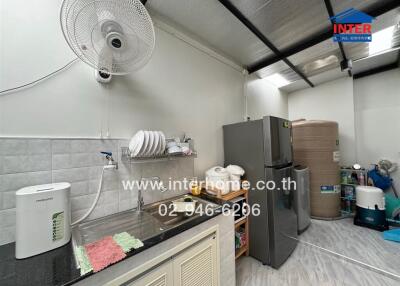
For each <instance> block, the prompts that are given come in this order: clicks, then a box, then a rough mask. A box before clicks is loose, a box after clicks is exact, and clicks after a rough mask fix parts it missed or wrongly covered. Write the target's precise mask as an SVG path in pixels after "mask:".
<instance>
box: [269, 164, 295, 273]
mask: <svg viewBox="0 0 400 286" xmlns="http://www.w3.org/2000/svg"><path fill="white" fill-rule="evenodd" d="M292 168H293V167H291V166H287V167H283V168H266V179H267V180H272V181H274V182H275V184H276V185H275V186H276V187H275V190H268V191H267V200H268V202H267V205H268V225H269V240H270V241H269V247H270V249H269V252H270V260H271V266H272V267H274V268H276V269H277V268H279V267H280V266H281V265H282V264H283V263H284V262H285V261H286V259H287V258H288V257H289V256H290V254H291V253H292V252H293V250H294V249H295V248H296V245H297V215H296V213H295V211H294V208H293V191H290V190H288V188H287V187H288V184H286V185H285V186H284V184H283V183H282V181H283V179H284V178H286V179H288V178H289V177H291V174H292ZM285 188H286V190H285ZM292 188H294V186H292Z"/></svg>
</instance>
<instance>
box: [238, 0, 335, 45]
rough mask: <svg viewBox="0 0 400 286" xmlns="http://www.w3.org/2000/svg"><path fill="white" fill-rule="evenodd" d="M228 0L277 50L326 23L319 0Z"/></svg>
mask: <svg viewBox="0 0 400 286" xmlns="http://www.w3.org/2000/svg"><path fill="white" fill-rule="evenodd" d="M231 2H232V3H233V4H234V5H235V6H236V7H237V8H238V9H239V10H240V11H241V12H242V13H243V14H244V15H245V16H246V17H247V18H248V19H249V20H250V21H251V22H252V23H253V24H254V25H255V26H256V27H257V28H258V29H259V30H260V31H261V32H262V33H263V34H264V35H265V36H266V37H267V38H268V39H269V40H270V41H271V42H272V43H273V44H274V45H275V46H276V47H277V48H278V49H280V50H283V49H285V48H287V47H289V46H291V45H294V44H295V43H298V42H299V41H301V40H303V39H304V38H306V37H310V36H312V35H315V34H316V33H318V32H320V31H321V30H323V29H324V28H328V27H329V26H330V22H329V15H328V12H327V11H326V8H325V4H324V1H321V0H295V1H293V0H279V1H277V0H264V1H261V0H256V1H243V0H232V1H231ZM250 3H251V4H250Z"/></svg>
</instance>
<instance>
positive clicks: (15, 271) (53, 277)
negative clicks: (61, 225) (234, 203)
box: [0, 195, 226, 286]
mask: <svg viewBox="0 0 400 286" xmlns="http://www.w3.org/2000/svg"><path fill="white" fill-rule="evenodd" d="M201 197H202V198H203V199H206V200H209V201H212V202H214V203H217V204H219V205H223V204H224V203H226V202H225V201H223V200H220V199H217V198H213V197H211V196H206V195H201ZM221 213H222V210H221V209H218V210H217V211H215V212H214V214H213V215H211V216H206V215H204V216H199V217H197V218H195V219H193V220H190V221H188V222H186V223H185V224H182V225H180V226H177V227H175V228H172V229H169V230H166V231H165V232H163V233H161V234H159V235H157V236H154V237H152V238H149V239H146V240H144V241H143V244H144V246H143V247H141V248H139V249H136V250H133V251H130V252H129V253H127V257H126V258H125V259H128V258H129V257H132V256H134V255H136V254H138V253H140V252H142V251H144V250H146V249H148V248H150V247H152V246H154V245H156V244H158V243H160V242H162V241H164V240H167V239H169V238H171V237H173V236H175V235H177V234H179V233H182V232H183V231H185V230H188V229H190V228H192V227H194V226H196V225H199V224H201V223H203V222H205V221H207V220H209V219H211V218H213V217H215V216H217V215H220V214H221ZM90 275H95V274H94V273H93V272H90V273H88V274H86V275H84V276H81V275H80V270H79V269H77V268H76V266H75V258H74V253H73V249H72V244H71V242H70V243H68V244H66V245H64V246H62V247H59V248H57V249H54V250H51V251H48V252H45V253H42V254H39V255H36V256H33V257H30V258H26V259H21V260H18V259H15V243H9V244H6V245H2V246H0V285H1V286H28V285H29V286H33V285H35V286H36V285H37V286H59V285H72V284H74V283H75V282H77V281H79V280H82V279H84V278H86V277H88V276H90Z"/></svg>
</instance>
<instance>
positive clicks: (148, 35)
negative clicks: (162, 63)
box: [60, 0, 155, 75]
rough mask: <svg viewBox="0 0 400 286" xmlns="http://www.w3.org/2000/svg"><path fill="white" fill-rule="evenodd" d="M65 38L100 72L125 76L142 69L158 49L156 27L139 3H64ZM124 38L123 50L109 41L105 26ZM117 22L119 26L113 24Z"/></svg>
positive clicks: (77, 0) (133, 0) (114, 0)
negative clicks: (114, 46) (156, 45)
mask: <svg viewBox="0 0 400 286" xmlns="http://www.w3.org/2000/svg"><path fill="white" fill-rule="evenodd" d="M60 22H61V27H62V32H63V34H64V38H65V39H66V41H67V43H68V45H69V46H70V48H71V49H72V50H73V52H74V53H75V54H76V55H77V56H78V57H79V58H80V59H81V60H82V61H84V62H85V63H87V64H89V65H90V66H92V67H93V68H95V69H97V70H107V72H108V73H110V74H115V75H123V74H127V73H130V72H133V71H136V70H139V69H140V68H142V67H143V66H144V65H146V64H147V62H148V61H149V60H150V58H151V56H152V53H153V50H154V47H155V33H154V26H153V22H152V20H151V17H150V15H149V14H148V12H147V10H146V8H145V7H144V6H143V4H142V3H141V2H140V1H139V0H64V2H63V4H62V6H61V11H60ZM110 23H111V27H120V29H119V28H118V29H117V28H115V29H114V30H115V31H114V30H112V31H111V32H113V34H115V35H117V37H119V39H121V43H122V45H121V48H120V49H116V48H113V47H112V46H110V44H109V42H107V37H108V35H109V34H105V33H104V31H102V26H103V25H108V24H110ZM113 23H116V24H113Z"/></svg>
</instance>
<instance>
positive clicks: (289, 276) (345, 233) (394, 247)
mask: <svg viewBox="0 0 400 286" xmlns="http://www.w3.org/2000/svg"><path fill="white" fill-rule="evenodd" d="M381 235H382V234H381V233H379V232H375V231H373V230H369V229H366V228H361V227H357V226H354V225H353V224H352V222H351V220H341V221H313V224H312V226H311V227H310V228H309V229H308V230H307V232H306V233H304V234H303V235H301V236H300V240H301V242H300V243H299V245H298V246H297V248H296V250H295V251H294V252H293V254H292V255H291V257H290V258H289V259H288V260H287V261H286V263H285V264H284V265H283V266H282V267H281V268H280V269H279V270H275V269H273V268H271V267H268V266H264V265H262V264H261V263H260V262H259V261H257V260H255V259H253V258H251V257H243V258H240V259H239V260H238V261H237V267H236V281H237V283H236V285H237V286H253V285H254V286H259V285H260V286H261V285H271V286H275V285H277V286H278V285H279V286H284V285H290V286H292V285H301V286H302V285H316V286H317V285H318V286H320V285H322V286H325V285H327V286H328V285H329V286H331V285H332V286H333V285H352V286H358V285H360V286H361V285H362V286H369V285H371V286H372V285H374V286H381V285H382V286H383V285H388V286H392V285H393V286H394V285H400V279H396V278H395V277H393V276H391V275H388V274H385V273H383V272H377V271H375V270H373V269H371V268H370V267H368V266H363V265H361V264H360V263H354V262H351V261H349V260H347V259H343V258H341V257H338V256H337V255H333V254H331V253H328V252H326V251H323V250H321V249H319V248H317V247H315V246H312V245H311V243H312V244H316V245H318V246H320V247H323V248H326V249H329V250H335V251H337V252H338V253H340V254H342V255H345V256H348V257H350V258H353V259H357V260H360V262H363V263H367V264H369V265H371V266H374V267H378V266H380V267H379V268H381V269H382V270H384V271H388V272H391V273H393V274H397V275H400V272H395V271H398V269H400V255H399V251H400V244H396V243H392V242H386V241H384V240H383V239H382V238H381ZM396 257H397V263H394V264H395V265H392V262H393V261H394V260H395V259H396ZM371 259H372V261H370V260H371ZM368 262H371V263H368ZM372 262H373V263H372Z"/></svg>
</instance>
